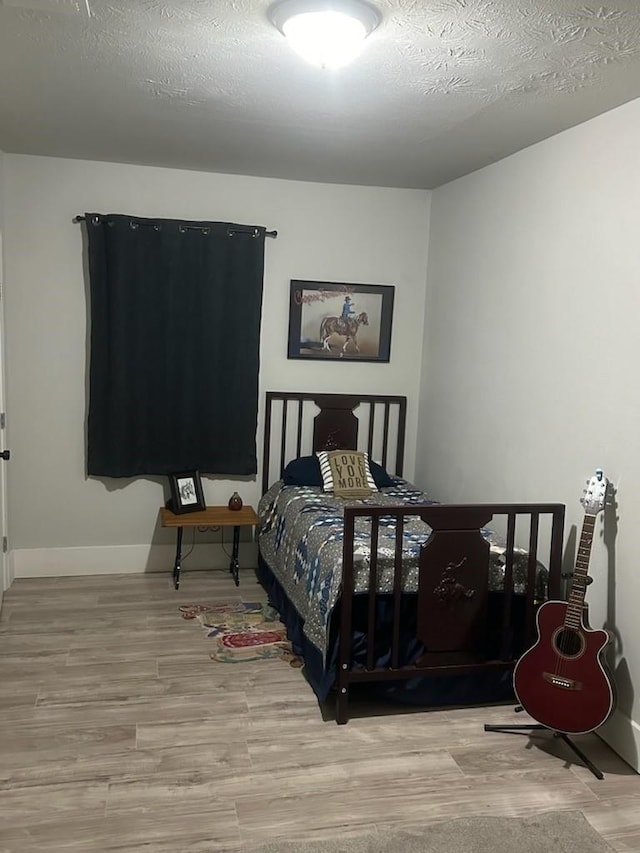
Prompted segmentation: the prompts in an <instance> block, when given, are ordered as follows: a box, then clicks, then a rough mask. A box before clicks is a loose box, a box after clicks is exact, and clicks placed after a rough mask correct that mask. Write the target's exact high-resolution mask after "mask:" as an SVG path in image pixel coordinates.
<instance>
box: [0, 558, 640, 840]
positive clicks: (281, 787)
mask: <svg viewBox="0 0 640 853" xmlns="http://www.w3.org/2000/svg"><path fill="white" fill-rule="evenodd" d="M239 600H246V601H256V600H264V593H263V592H262V590H261V588H260V587H259V586H258V585H257V584H256V582H255V578H254V576H253V573H252V572H250V571H247V570H245V571H243V572H241V582H240V587H239V588H236V587H235V586H234V585H233V582H232V580H231V578H230V577H229V575H228V574H227V573H226V572H224V571H217V572H210V573H209V572H192V573H189V572H186V573H185V574H184V575H183V579H182V584H181V589H180V591H179V592H176V591H175V590H174V589H173V586H172V583H171V578H170V576H169V575H164V574H163V575H146V576H138V575H123V576H113V575H110V576H103V577H89V578H52V579H33V580H31V579H29V580H26V579H24V580H17V581H15V583H14V584H13V586H12V587H11V589H10V590H9V591H8V592H7V593H5V599H4V605H3V608H2V613H1V614H0V853H36V851H37V853H42V852H43V851H47V853H62V851H65V853H71V851H82V853H98V851H100V853H101V852H102V851H105V853H106V851H126V853H141V851H146V853H149V851H153V853H182V851H185V853H186V851H189V853H200V851H207V853H216V851H218V853H219V851H237V850H240V849H242V850H248V849H251V848H252V847H255V846H257V845H259V844H261V843H264V842H265V841H266V840H271V839H283V840H295V839H302V838H305V839H311V838H322V837H331V836H336V835H340V836H345V835H349V834H350V835H359V834H362V833H364V832H367V831H377V830H384V829H387V828H389V827H393V826H400V825H403V826H420V825H425V824H427V823H431V822H435V821H439V820H444V819H447V818H451V817H458V816H462V815H470V814H493V815H505V816H509V815H529V814H533V813H539V812H544V811H549V810H554V809H581V810H582V811H583V812H584V814H585V815H586V817H587V819H588V820H589V821H590V822H591V824H592V825H593V826H594V827H595V829H596V830H598V831H599V832H600V833H601V834H602V835H603V837H604V838H605V839H607V840H608V841H609V843H610V844H611V845H612V846H613V847H614V848H615V849H616V850H619V851H626V853H640V776H638V775H636V774H635V773H634V771H633V770H631V769H630V768H629V767H627V765H625V764H624V762H622V761H621V760H620V759H619V758H617V757H616V756H615V755H614V754H613V753H612V752H611V751H610V750H609V749H608V747H606V746H605V745H604V744H603V743H602V742H601V741H600V740H599V738H597V737H596V736H595V735H590V736H585V737H582V738H579V739H578V740H579V742H580V744H581V745H582V746H583V748H584V749H585V750H587V751H588V753H589V754H590V756H591V757H592V758H593V760H594V761H595V762H596V763H597V764H599V766H600V767H601V769H602V770H603V771H604V773H605V779H604V780H603V781H598V780H597V779H595V778H594V777H593V776H592V775H591V774H590V773H589V771H588V770H586V769H585V768H583V767H581V766H579V765H577V764H575V763H574V761H573V756H572V755H571V754H570V753H569V752H568V750H567V749H566V747H565V746H564V744H562V743H561V742H559V741H554V740H553V739H552V738H549V737H548V736H546V735H544V734H543V735H541V736H537V737H536V738H535V740H534V739H530V738H529V737H528V736H527V735H521V734H517V735H508V734H498V733H485V732H484V731H483V723H485V722H497V723H504V722H509V721H510V720H515V721H516V722H525V721H526V719H525V720H523V719H521V716H522V715H518V716H517V717H516V716H515V715H514V714H513V711H512V709H511V708H510V707H493V708H480V709H477V708H476V709H454V710H446V711H442V710H441V711H431V712H425V711H421V710H416V709H406V708H401V707H399V706H391V705H384V704H376V705H371V704H367V703H365V702H360V703H358V702H356V703H354V708H353V716H352V719H351V721H350V722H349V723H348V725H346V726H337V725H336V724H335V722H334V721H333V719H332V718H333V708H332V707H331V706H327V707H325V708H320V707H319V706H318V703H317V701H316V700H315V698H314V695H313V692H312V691H311V688H310V687H309V686H308V684H307V683H306V681H305V679H304V675H303V673H302V672H301V671H300V670H299V669H294V668H292V667H290V666H289V665H288V664H287V663H286V662H284V661H266V662H261V663H246V664H220V663H213V662H212V661H211V660H210V659H209V650H210V644H211V641H210V640H207V638H206V637H205V635H204V632H203V630H202V629H201V628H200V626H199V625H197V624H196V623H194V622H188V621H185V620H183V619H182V618H181V617H180V615H179V613H178V606H179V605H181V604H191V603H196V602H204V603H216V602H217V603H221V602H225V601H239Z"/></svg>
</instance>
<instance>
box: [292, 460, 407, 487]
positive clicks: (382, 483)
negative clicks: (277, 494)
mask: <svg viewBox="0 0 640 853" xmlns="http://www.w3.org/2000/svg"><path fill="white" fill-rule="evenodd" d="M369 470H370V471H371V474H372V476H373V481H374V483H375V484H376V486H375V487H376V489H384V488H385V487H387V486H393V485H394V481H393V479H392V478H391V477H390V476H389V474H388V473H387V471H386V470H385V468H383V467H382V465H378V463H377V462H374V461H373V459H369ZM282 480H283V482H284V484H285V486H322V485H324V482H323V480H322V474H321V473H320V462H319V460H318V457H317V456H299V457H298V458H297V459H292V460H291V462H289V464H288V465H287V466H286V468H285V469H284V471H283V472H282Z"/></svg>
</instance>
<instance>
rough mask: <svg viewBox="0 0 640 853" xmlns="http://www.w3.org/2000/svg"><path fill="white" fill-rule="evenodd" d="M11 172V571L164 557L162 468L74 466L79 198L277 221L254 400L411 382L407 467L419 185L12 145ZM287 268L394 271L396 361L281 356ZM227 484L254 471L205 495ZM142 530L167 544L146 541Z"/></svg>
mask: <svg viewBox="0 0 640 853" xmlns="http://www.w3.org/2000/svg"><path fill="white" fill-rule="evenodd" d="M5 172H6V175H5V184H6V188H5V194H6V198H5V209H6V318H7V365H8V388H7V391H8V407H9V427H10V439H11V443H12V445H11V446H12V451H13V457H12V463H11V470H10V480H9V513H10V516H9V524H10V528H9V529H10V537H11V548H12V553H13V557H14V561H15V570H16V574H17V575H25V574H39V573H43V572H44V573H46V572H49V571H51V572H71V571H77V570H78V571H79V570H80V568H81V567H82V566H84V567H87V566H91V567H93V569H94V570H96V571H100V570H109V569H110V570H112V571H116V572H117V571H136V570H140V569H143V568H144V567H145V566H147V567H153V568H160V567H161V565H163V564H164V565H165V566H166V567H167V568H168V567H169V565H168V561H169V560H170V554H169V555H168V554H167V553H166V551H167V549H168V546H169V545H170V544H171V543H172V542H173V536H172V534H170V533H169V532H168V531H166V530H159V529H158V527H157V517H158V508H159V506H160V505H161V504H162V502H163V499H164V483H163V481H162V479H160V478H159V479H155V480H154V479H138V480H133V481H120V480H111V481H109V480H104V481H103V480H97V479H87V478H86V477H85V473H84V472H85V457H84V446H85V414H86V370H87V310H88V302H87V296H86V281H85V274H84V270H83V241H82V226H80V225H77V224H73V222H72V218H73V216H74V215H76V214H80V213H84V212H85V211H87V210H89V211H98V212H105V213H107V212H111V213H131V214H134V215H139V216H158V217H172V218H184V219H196V220H198V219H210V220H225V221H228V220H230V221H235V222H240V223H247V224H260V225H264V226H266V227H267V228H269V229H277V230H278V238H277V239H276V240H270V239H268V240H267V241H266V267H265V290H264V308H263V318H262V344H261V374H260V379H261V389H262V391H261V401H262V398H263V396H264V391H265V390H269V389H274V390H275V389H288V390H308V389H317V390H321V391H361V392H379V393H389V394H406V395H407V397H408V398H409V414H408V441H407V447H408V449H409V453H408V455H409V458H408V464H407V472H408V473H409V474H411V473H413V465H414V456H413V449H414V447H415V440H416V423H417V410H418V402H417V401H418V391H419V365H420V359H421V346H422V331H423V315H424V300H425V280H426V260H427V234H428V227H429V203H430V194H429V193H427V192H424V191H410V190H393V189H380V188H374V187H351V186H331V185H322V184H312V183H301V182H291V181H278V180H266V179H257V178H248V177H238V176H228V175H214V174H207V173H197V172H184V171H177V170H168V169H159V168H145V167H137V166H126V165H115V164H109V163H93V162H83V161H73V160H61V159H50V158H44V157H30V156H14V155H8V156H6V157H5ZM292 278H302V279H310V280H321V281H322V280H326V281H347V282H367V283H376V284H392V285H395V286H396V293H395V308H394V318H393V333H392V342H391V361H390V363H389V364H369V363H367V364H353V363H349V364H342V363H338V362H336V363H330V364H326V363H324V362H313V361H289V360H287V357H286V353H287V330H288V301H289V281H290V279H292ZM167 405H168V406H169V405H171V401H167ZM260 426H261V423H260V425H259V428H260ZM259 451H260V445H259ZM235 488H238V490H239V491H240V493H241V495H242V497H243V499H244V500H245V502H248V503H253V504H254V505H255V504H256V503H257V500H258V497H259V494H260V488H259V485H258V483H257V482H256V481H251V482H242V483H240V484H238V483H237V482H236V483H230V482H228V481H220V480H215V479H209V478H207V479H206V481H205V491H206V498H207V501H208V503H210V504H214V503H223V502H224V503H226V501H227V499H228V497H229V495H230V494H231V492H232V491H233V490H234V489H235ZM150 543H153V544H154V545H157V546H166V547H165V548H164V550H163V549H162V548H161V549H160V551H159V552H158V553H155V552H154V551H153V549H151V550H150V548H149V545H150ZM100 548H102V549H103V550H100ZM73 549H76V550H75V551H74V550H73ZM245 553H247V552H245ZM154 554H155V556H154ZM241 560H242V553H241ZM249 564H251V563H249Z"/></svg>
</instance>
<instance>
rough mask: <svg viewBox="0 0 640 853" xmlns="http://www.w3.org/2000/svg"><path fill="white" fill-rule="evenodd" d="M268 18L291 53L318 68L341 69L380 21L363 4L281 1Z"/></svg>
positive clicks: (353, 0) (337, 0)
mask: <svg viewBox="0 0 640 853" xmlns="http://www.w3.org/2000/svg"><path fill="white" fill-rule="evenodd" d="M269 17H270V19H271V22H272V23H273V24H274V25H275V26H276V27H277V28H278V29H279V30H280V32H281V33H282V34H283V35H284V36H285V37H286V38H287V40H288V41H289V43H290V45H291V47H292V48H293V50H295V51H296V53H298V54H299V55H300V56H302V58H303V59H306V60H307V62H311V63H312V64H313V65H318V66H320V68H341V67H342V66H343V65H346V64H347V63H348V62H351V60H352V59H355V58H356V56H357V55H358V54H359V53H360V50H361V49H362V46H363V43H364V40H365V39H366V37H367V36H368V35H369V34H370V33H372V32H373V30H375V28H376V27H377V26H378V24H379V23H380V21H381V20H382V19H381V16H380V13H379V12H378V10H377V9H376V8H375V7H374V6H371V5H370V4H369V3H366V2H365V0H333V1H332V0H280V2H279V3H276V4H275V5H274V6H272V7H271V9H269Z"/></svg>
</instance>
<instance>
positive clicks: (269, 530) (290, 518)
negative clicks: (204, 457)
mask: <svg viewBox="0 0 640 853" xmlns="http://www.w3.org/2000/svg"><path fill="white" fill-rule="evenodd" d="M434 503H437V501H434V500H431V499H430V498H429V497H428V496H427V495H426V494H425V493H424V492H422V491H420V490H419V489H417V488H416V487H415V486H414V485H412V484H411V483H409V482H407V481H404V480H398V481H397V482H396V483H395V485H393V486H391V487H388V488H384V489H382V490H380V491H379V492H375V493H374V494H372V495H371V496H368V497H366V498H358V499H354V498H350V499H345V498H339V497H336V496H334V495H333V494H328V493H325V492H323V491H322V489H321V488H319V487H315V486H285V485H284V484H283V483H282V481H278V482H277V483H275V484H274V485H273V486H272V487H271V488H270V489H269V491H268V492H266V494H265V495H264V496H263V497H262V499H261V500H260V504H259V507H258V514H259V516H260V520H261V522H260V531H259V538H258V541H259V546H260V553H261V555H262V558H263V559H264V560H265V561H266V563H267V564H268V565H269V567H270V568H271V571H272V572H273V574H274V576H275V577H276V579H277V580H278V582H279V584H280V586H281V587H282V589H283V590H284V592H285V594H286V595H287V597H288V599H289V601H290V602H291V603H292V604H293V606H294V607H295V609H296V611H297V612H298V614H299V616H300V618H301V620H302V622H303V623H304V628H303V630H304V635H305V637H306V638H307V640H308V641H309V642H310V643H311V644H312V645H313V646H314V647H315V648H316V649H318V651H319V652H320V653H321V655H322V656H323V659H326V654H327V650H328V647H329V636H328V635H329V624H330V617H331V613H332V612H333V609H334V607H335V605H336V603H337V601H338V599H339V596H340V590H341V580H342V551H343V526H344V524H343V520H344V508H345V506H367V505H369V506H395V507H397V506H398V505H400V504H402V505H405V506H417V505H422V506H424V505H425V504H434ZM404 522H405V523H404V527H403V542H402V573H403V577H402V588H403V590H404V591H405V592H416V591H417V588H418V567H419V565H418V561H419V555H420V547H421V545H422V544H424V542H426V540H427V539H428V537H429V535H430V532H431V528H430V527H429V526H428V525H427V524H426V523H425V522H423V521H422V520H421V519H420V518H419V516H410V517H405V519H404ZM482 533H483V536H484V537H485V538H486V539H487V541H488V542H489V544H490V554H491V558H490V568H489V589H490V590H493V591H500V590H501V589H502V588H503V584H504V564H505V559H504V553H505V548H504V546H503V545H502V544H501V543H500V541H499V540H498V539H497V538H496V537H495V535H494V534H493V533H492V531H490V530H488V529H485V530H483V531H482ZM370 543H371V521H370V520H369V519H367V518H356V525H355V534H354V587H355V591H356V592H363V591H367V590H368V588H369V566H370ZM395 547H396V545H395V521H394V519H393V518H392V517H391V516H389V517H388V518H386V519H385V518H384V517H383V518H382V519H381V520H380V529H379V539H378V560H377V566H378V573H377V591H378V592H390V591H391V590H392V589H393V566H394V557H395ZM513 572H514V590H515V592H523V591H524V589H525V585H526V576H527V555H526V553H525V552H524V551H520V550H518V551H517V552H516V555H515V559H514V567H513ZM538 582H539V583H540V584H541V587H544V585H545V584H546V570H545V569H544V568H543V567H541V566H540V567H539V570H538Z"/></svg>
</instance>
